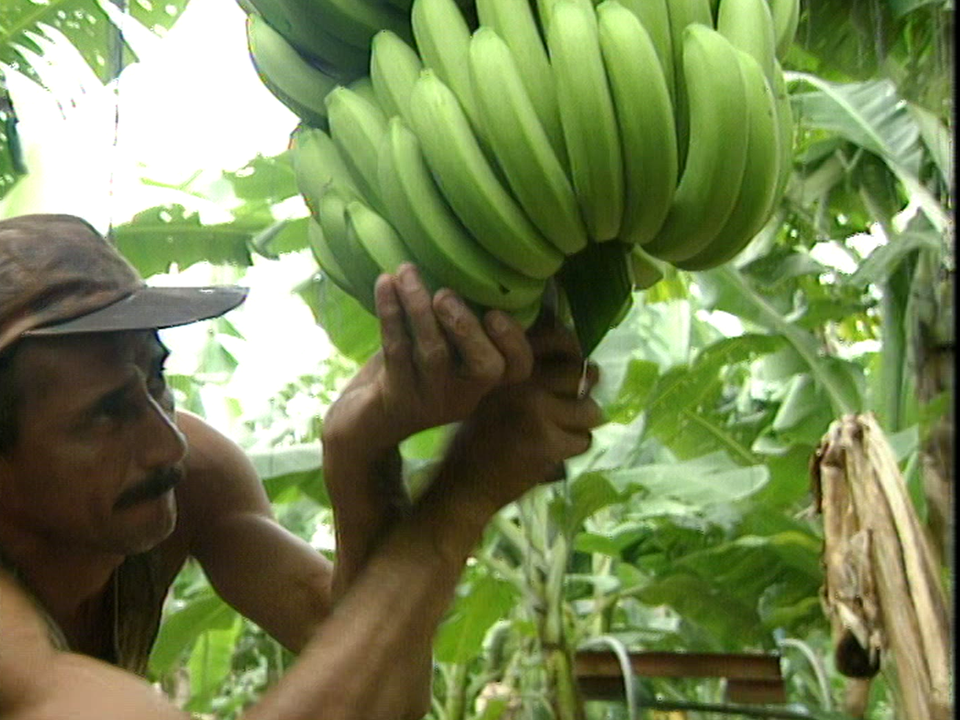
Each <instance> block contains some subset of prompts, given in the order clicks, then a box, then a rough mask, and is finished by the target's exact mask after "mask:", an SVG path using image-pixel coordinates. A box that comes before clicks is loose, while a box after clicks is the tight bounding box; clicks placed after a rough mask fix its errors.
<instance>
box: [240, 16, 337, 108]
mask: <svg viewBox="0 0 960 720" xmlns="http://www.w3.org/2000/svg"><path fill="white" fill-rule="evenodd" d="M246 33H247V47H248V49H249V52H250V60H251V61H252V62H253V66H254V68H255V69H256V72H257V75H258V76H259V78H260V81H261V82H262V83H263V84H264V85H265V86H266V88H267V89H268V90H269V91H270V92H271V93H273V95H274V97H276V98H277V99H278V100H279V101H280V102H282V103H283V104H284V105H286V106H287V108H289V109H290V110H291V111H293V112H294V113H295V114H296V115H297V116H298V117H299V118H300V119H301V120H305V121H306V122H308V123H310V124H311V125H316V126H318V127H326V126H327V106H326V104H325V103H324V99H325V98H326V96H327V94H328V93H329V92H330V91H331V90H333V88H334V87H336V86H337V84H338V81H337V80H336V78H333V77H331V76H330V75H327V74H326V73H324V72H322V71H320V70H318V69H317V68H315V67H313V66H312V65H310V64H309V63H308V62H307V61H306V60H304V59H303V57H302V56H301V55H300V53H298V52H297V50H296V49H295V48H294V47H293V46H292V45H291V44H290V43H288V42H287V41H286V40H285V39H284V37H283V36H282V35H281V34H280V33H278V32H277V31H276V30H274V29H273V28H272V27H270V25H268V24H267V22H266V20H264V19H263V18H262V17H260V16H259V15H256V14H251V15H248V16H247V20H246Z"/></svg>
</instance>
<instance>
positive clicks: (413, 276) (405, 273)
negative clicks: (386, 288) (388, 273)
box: [400, 265, 420, 290]
mask: <svg viewBox="0 0 960 720" xmlns="http://www.w3.org/2000/svg"><path fill="white" fill-rule="evenodd" d="M419 282H420V279H419V278H418V277H417V271H416V270H415V269H414V267H413V266H412V265H405V266H404V267H403V268H401V270H400V283H401V284H402V285H403V288H404V289H405V290H416V289H417V286H418V285H419Z"/></svg>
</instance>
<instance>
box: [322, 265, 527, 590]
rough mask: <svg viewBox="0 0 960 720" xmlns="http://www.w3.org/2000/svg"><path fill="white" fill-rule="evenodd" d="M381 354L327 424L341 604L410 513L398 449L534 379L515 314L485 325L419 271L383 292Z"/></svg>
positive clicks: (493, 317) (384, 282)
mask: <svg viewBox="0 0 960 720" xmlns="http://www.w3.org/2000/svg"><path fill="white" fill-rule="evenodd" d="M376 298H377V310H378V315H379V317H380V323H381V335H382V338H381V339H382V349H381V351H380V352H378V353H377V355H376V356H375V357H374V358H373V359H372V360H371V361H370V362H368V363H367V364H366V365H365V366H364V367H363V369H362V370H361V371H360V372H359V373H358V375H357V376H356V377H355V378H354V379H353V381H352V382H351V383H350V384H349V385H348V386H347V388H346V389H345V390H344V392H343V393H342V395H341V396H340V398H339V399H338V400H337V402H336V403H335V404H334V405H333V407H332V408H331V409H330V411H329V413H328V414H327V417H326V419H325V422H324V431H323V446H324V476H325V479H326V482H327V488H328V491H329V493H330V497H331V500H332V502H333V505H334V511H335V524H336V533H337V569H336V574H335V577H334V595H335V597H337V596H339V595H340V594H341V593H342V592H343V590H344V589H345V588H347V587H348V586H349V585H350V583H351V582H352V579H353V578H354V577H355V575H356V573H357V572H358V571H359V570H360V569H361V568H362V567H363V565H364V564H365V562H366V558H367V556H368V555H369V553H370V552H371V551H372V549H373V548H374V547H376V545H377V543H378V542H379V539H380V538H381V537H382V534H383V533H384V532H385V531H386V530H387V529H388V528H389V527H390V526H391V525H392V524H393V523H394V522H396V521H397V520H398V519H399V518H401V517H402V516H404V515H405V514H406V513H408V512H409V511H410V505H409V498H408V497H407V496H406V493H405V491H404V488H403V485H402V482H401V478H400V470H401V468H400V454H399V450H398V445H399V443H400V442H401V441H402V440H404V439H406V438H408V437H410V436H411V435H413V434H414V433H416V432H418V431H420V430H424V429H427V428H431V427H437V426H440V425H445V424H447V423H451V422H455V421H460V420H463V419H464V418H466V417H467V416H468V415H469V414H470V413H471V412H473V410H474V409H475V408H476V407H477V405H478V404H479V402H480V400H481V398H483V397H484V396H485V395H486V394H487V393H488V392H489V391H490V390H491V389H493V388H495V387H500V386H506V385H512V384H515V383H517V382H518V381H520V380H523V379H524V378H526V377H527V376H528V375H529V374H530V369H531V367H532V362H533V358H532V352H531V348H530V346H529V344H528V343H527V340H526V338H525V337H524V334H523V329H522V328H521V326H520V325H519V324H518V323H517V322H516V321H515V320H514V319H513V318H511V317H510V316H509V315H507V314H505V313H500V312H492V313H489V314H488V315H487V316H486V317H485V318H484V321H483V323H481V321H480V320H479V319H478V318H477V317H476V316H475V315H474V314H473V313H472V312H470V311H469V310H468V309H467V308H466V307H465V306H464V305H463V303H462V302H461V301H460V300H459V299H458V298H457V297H456V296H455V295H454V294H453V293H452V292H449V291H440V292H439V293H437V295H436V296H435V297H433V298H431V296H430V294H429V293H428V292H427V290H426V288H425V287H424V286H423V284H422V283H421V281H420V279H419V276H418V275H417V272H416V270H415V268H413V267H412V266H403V267H401V269H400V272H399V273H398V275H397V276H395V277H393V276H386V275H385V276H383V277H381V278H380V281H379V282H378V284H377V288H376Z"/></svg>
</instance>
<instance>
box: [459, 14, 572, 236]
mask: <svg viewBox="0 0 960 720" xmlns="http://www.w3.org/2000/svg"><path fill="white" fill-rule="evenodd" d="M469 62H470V79H471V82H472V84H473V89H474V96H475V98H476V100H477V107H478V109H479V112H480V121H481V123H482V125H483V128H484V136H485V137H486V138H487V140H488V142H489V144H490V147H491V148H492V150H493V152H494V155H495V156H496V160H497V164H498V165H499V166H500V168H501V169H502V170H503V173H504V175H505V176H506V178H507V181H508V183H509V185H510V188H511V189H512V190H513V196H514V197H515V198H516V199H517V201H518V202H519V203H520V206H521V207H522V208H523V209H524V211H525V212H526V214H527V216H528V217H529V218H530V219H531V220H532V221H533V223H534V225H536V226H537V228H538V229H539V230H540V232H541V233H543V236H544V237H545V238H547V240H549V241H550V242H551V243H553V244H554V246H556V248H557V249H558V250H560V251H561V252H563V253H564V254H566V255H570V254H572V253H575V252H577V251H579V250H581V249H583V247H584V246H585V245H586V244H587V229H586V227H585V226H584V223H583V219H582V218H581V217H580V207H579V205H578V204H577V196H576V194H575V193H574V191H573V186H572V185H571V184H570V180H569V179H568V178H567V175H566V173H565V172H564V170H563V165H562V164H561V163H560V160H559V159H558V158H557V154H556V153H555V152H554V151H553V147H552V146H551V144H550V139H549V138H548V137H547V134H546V132H545V131H544V129H543V125H541V124H540V121H539V119H538V118H537V112H536V109H535V108H534V106H533V103H532V102H531V100H530V96H529V95H528V94H527V91H526V88H525V87H524V84H523V78H522V77H521V75H520V69H519V68H518V66H517V62H516V61H515V60H514V57H513V54H512V53H511V52H510V48H509V47H508V46H507V43H506V42H504V40H503V39H502V38H501V37H500V36H499V35H498V34H497V32H496V31H495V30H494V29H493V28H492V27H486V26H481V27H480V28H479V29H478V30H477V31H476V32H475V33H474V34H473V38H472V39H471V40H470V53H469Z"/></svg>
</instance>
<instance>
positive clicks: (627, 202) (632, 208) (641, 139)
mask: <svg viewBox="0 0 960 720" xmlns="http://www.w3.org/2000/svg"><path fill="white" fill-rule="evenodd" d="M761 2H762V0H761ZM597 18H598V26H599V32H600V49H601V51H602V53H603V62H604V65H605V66H606V69H607V78H608V79H609V81H610V89H611V90H612V92H613V100H614V106H615V107H616V112H617V123H618V125H619V128H620V141H621V145H622V147H623V164H624V211H623V222H622V224H621V227H620V233H619V239H620V240H622V241H624V242H628V243H639V244H641V245H642V244H643V243H646V242H648V241H650V240H651V239H652V238H653V237H654V236H655V235H656V233H657V230H659V229H660V226H661V225H662V224H663V221H664V218H666V216H667V211H668V210H669V208H670V202H671V201H672V200H673V194H674V191H675V189H676V184H677V174H678V173H677V139H676V131H675V128H674V118H673V106H672V105H671V103H670V93H669V91H668V89H667V81H666V78H665V76H664V74H663V67H662V65H661V64H660V59H659V57H658V56H657V51H656V47H655V46H654V43H653V41H652V39H651V38H650V34H649V33H648V32H647V31H646V30H644V28H643V25H642V24H641V22H640V20H639V19H638V18H637V17H636V15H634V14H633V13H632V12H631V11H630V10H628V9H627V8H626V7H624V6H623V5H621V4H620V3H619V2H617V1H616V0H604V2H602V3H601V4H600V5H599V6H598V7H597Z"/></svg>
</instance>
